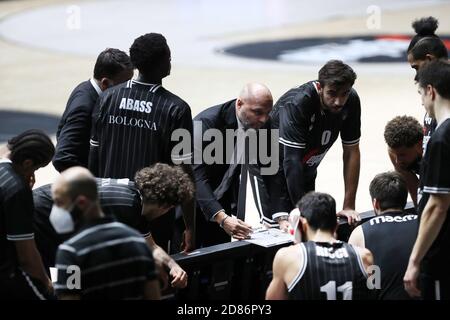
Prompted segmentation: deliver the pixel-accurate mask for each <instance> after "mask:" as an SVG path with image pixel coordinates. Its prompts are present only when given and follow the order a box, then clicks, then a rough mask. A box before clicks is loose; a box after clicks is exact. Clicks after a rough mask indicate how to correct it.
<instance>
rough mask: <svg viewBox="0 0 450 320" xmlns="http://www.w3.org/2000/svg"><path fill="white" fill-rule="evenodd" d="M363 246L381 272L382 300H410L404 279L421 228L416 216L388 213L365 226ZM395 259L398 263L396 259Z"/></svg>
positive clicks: (399, 212) (380, 293) (380, 294)
mask: <svg viewBox="0 0 450 320" xmlns="http://www.w3.org/2000/svg"><path fill="white" fill-rule="evenodd" d="M361 227H362V231H363V235H364V244H365V247H366V248H367V249H369V250H370V252H372V254H373V258H374V265H376V266H378V267H379V268H380V271H381V288H380V290H379V291H378V292H377V299H380V300H408V299H410V297H409V295H408V293H407V292H406V291H405V288H404V285H403V276H404V275H405V272H406V267H407V266H408V261H409V256H410V255H411V251H412V248H413V246H414V242H415V241H416V237H417V230H418V227H419V224H418V219H417V215H415V214H405V213H404V212H402V211H392V212H386V213H383V214H382V215H379V216H377V217H375V218H372V219H370V220H369V221H367V222H365V223H363V224H362V226H361ZM393 257H395V259H393Z"/></svg>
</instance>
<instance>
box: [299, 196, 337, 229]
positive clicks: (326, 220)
mask: <svg viewBox="0 0 450 320" xmlns="http://www.w3.org/2000/svg"><path fill="white" fill-rule="evenodd" d="M297 208H298V209H299V210H300V215H301V216H302V217H304V218H306V220H307V221H308V224H309V226H310V227H311V228H312V229H313V230H324V231H334V230H335V229H336V226H337V218H336V201H335V200H334V198H333V197H332V196H330V195H329V194H327V193H320V192H314V191H311V192H308V193H307V194H305V195H304V196H303V197H302V198H301V199H300V201H299V202H298V203H297Z"/></svg>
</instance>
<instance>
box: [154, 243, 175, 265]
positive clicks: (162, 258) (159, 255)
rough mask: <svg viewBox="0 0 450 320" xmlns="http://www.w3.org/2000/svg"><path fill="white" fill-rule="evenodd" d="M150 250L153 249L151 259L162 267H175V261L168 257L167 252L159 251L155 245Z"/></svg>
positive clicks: (159, 248) (158, 247)
mask: <svg viewBox="0 0 450 320" xmlns="http://www.w3.org/2000/svg"><path fill="white" fill-rule="evenodd" d="M152 249H153V258H154V259H155V260H156V261H157V262H159V263H161V264H162V265H163V266H166V267H167V268H169V269H172V268H173V267H174V266H175V265H177V263H176V262H175V260H173V259H172V257H171V256H169V255H168V254H167V252H165V251H164V250H163V249H161V247H160V246H158V245H157V244H155V245H154V246H153V248H152Z"/></svg>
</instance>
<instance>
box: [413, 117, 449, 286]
mask: <svg viewBox="0 0 450 320" xmlns="http://www.w3.org/2000/svg"><path fill="white" fill-rule="evenodd" d="M449 193H450V119H447V120H445V121H444V122H443V123H441V124H440V125H439V126H438V127H437V128H436V131H435V132H434V133H433V135H432V136H431V138H430V140H429V141H428V144H427V147H426V151H425V156H424V159H423V161H422V167H421V174H420V186H419V197H420V198H419V199H420V201H419V216H420V215H421V214H422V212H423V210H424V208H425V205H426V203H427V201H428V199H429V198H430V195H431V194H449ZM449 262H450V209H449V211H448V212H447V216H446V218H445V221H444V223H443V225H442V228H441V230H440V231H439V234H438V236H437V238H436V240H434V242H433V244H432V245H431V247H430V249H429V250H428V252H427V253H426V255H425V257H424V258H423V261H422V265H421V271H422V272H424V273H425V274H427V275H430V276H432V277H435V278H437V279H440V278H446V279H448V278H449V276H448V263H449Z"/></svg>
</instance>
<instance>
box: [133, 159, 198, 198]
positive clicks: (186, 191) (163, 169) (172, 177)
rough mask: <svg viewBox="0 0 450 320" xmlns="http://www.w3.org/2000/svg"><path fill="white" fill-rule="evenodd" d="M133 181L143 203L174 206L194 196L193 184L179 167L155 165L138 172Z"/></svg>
mask: <svg viewBox="0 0 450 320" xmlns="http://www.w3.org/2000/svg"><path fill="white" fill-rule="evenodd" d="M134 180H135V182H136V185H137V187H138V189H139V192H140V193H141V195H142V198H143V201H144V202H145V203H155V204H158V205H174V206H176V205H179V204H181V203H183V202H185V201H188V200H190V199H192V198H193V196H194V184H193V182H192V180H191V178H190V177H189V175H188V174H187V173H185V172H184V171H183V169H182V168H181V167H179V166H170V165H168V164H163V163H156V164H154V165H153V166H151V167H147V168H143V169H141V170H139V171H138V172H137V173H136V176H135V178H134Z"/></svg>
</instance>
